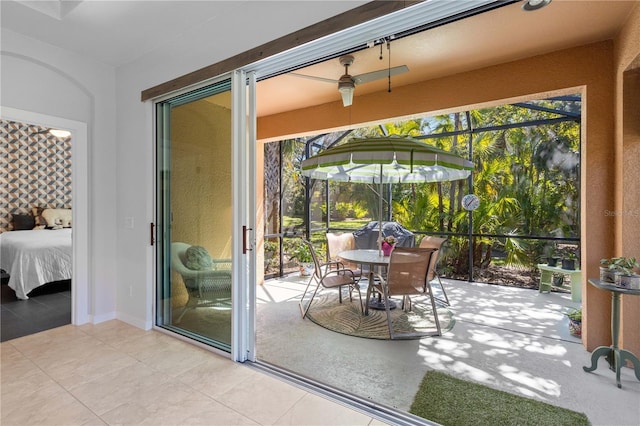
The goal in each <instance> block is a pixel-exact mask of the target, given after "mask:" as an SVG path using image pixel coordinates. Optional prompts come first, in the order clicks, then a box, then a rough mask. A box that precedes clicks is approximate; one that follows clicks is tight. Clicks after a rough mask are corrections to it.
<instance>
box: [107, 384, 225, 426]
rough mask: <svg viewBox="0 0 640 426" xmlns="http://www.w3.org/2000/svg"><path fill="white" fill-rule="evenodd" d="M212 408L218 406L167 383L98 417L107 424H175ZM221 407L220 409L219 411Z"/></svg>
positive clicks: (187, 389) (196, 394)
mask: <svg viewBox="0 0 640 426" xmlns="http://www.w3.org/2000/svg"><path fill="white" fill-rule="evenodd" d="M213 406H220V404H219V403H218V402H216V401H214V400H213V399H212V398H210V397H208V396H206V395H204V394H202V393H200V392H198V391H196V390H194V389H193V388H191V387H189V386H187V385H185V384H183V383H181V382H179V381H169V382H165V383H162V384H159V385H157V386H155V387H154V388H153V389H147V390H145V392H144V394H142V393H140V394H138V395H135V396H132V397H131V398H130V399H129V401H128V402H126V403H124V404H122V405H120V406H118V407H116V408H114V409H112V410H110V411H108V412H106V413H104V414H102V416H101V417H102V418H103V419H104V420H105V421H106V422H108V423H109V424H132V425H134V424H135V425H145V424H148V425H163V426H164V425H179V424H182V422H183V420H184V419H185V418H187V417H189V416H191V415H192V414H193V413H199V412H201V411H203V410H205V409H207V408H209V407H213ZM223 408H226V407H222V406H220V409H221V411H224V410H223ZM227 410H230V409H227Z"/></svg>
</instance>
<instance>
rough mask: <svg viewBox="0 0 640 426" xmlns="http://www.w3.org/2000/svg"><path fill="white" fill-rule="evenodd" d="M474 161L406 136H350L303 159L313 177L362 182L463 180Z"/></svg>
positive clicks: (308, 174)
mask: <svg viewBox="0 0 640 426" xmlns="http://www.w3.org/2000/svg"><path fill="white" fill-rule="evenodd" d="M471 170H473V163H471V161H469V160H465V159H464V158H462V157H459V156H457V155H454V154H451V153H449V152H447V151H444V150H442V149H438V148H436V147H434V146H431V145H427V144H425V143H424V142H421V141H418V140H416V139H411V138H406V137H396V136H388V137H373V138H362V139H353V140H351V141H349V142H347V143H344V144H342V145H337V146H334V147H331V148H328V149H326V150H324V151H322V152H320V153H318V154H317V155H314V156H312V157H309V158H307V159H306V160H304V161H303V162H302V174H303V175H305V176H308V177H310V178H312V179H321V180H333V181H336V182H361V183H378V184H383V183H418V182H447V181H453V180H459V179H466V178H467V177H469V175H470V174H471Z"/></svg>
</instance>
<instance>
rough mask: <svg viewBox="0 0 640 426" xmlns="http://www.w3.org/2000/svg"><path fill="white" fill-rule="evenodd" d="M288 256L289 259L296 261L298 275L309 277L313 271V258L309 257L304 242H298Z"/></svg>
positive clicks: (309, 253) (309, 252)
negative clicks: (298, 266) (298, 269)
mask: <svg viewBox="0 0 640 426" xmlns="http://www.w3.org/2000/svg"><path fill="white" fill-rule="evenodd" d="M289 255H290V256H291V259H295V260H297V261H298V263H299V265H300V275H302V276H309V275H311V270H312V269H313V264H312V262H313V258H312V257H311V251H310V250H309V247H307V244H306V243H305V242H304V241H299V242H298V243H297V244H296V245H295V246H294V247H293V248H292V249H291V250H290V251H289Z"/></svg>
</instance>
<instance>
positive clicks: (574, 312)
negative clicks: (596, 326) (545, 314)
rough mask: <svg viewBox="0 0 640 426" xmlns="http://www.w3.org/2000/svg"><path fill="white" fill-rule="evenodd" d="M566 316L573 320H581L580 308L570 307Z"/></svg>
mask: <svg viewBox="0 0 640 426" xmlns="http://www.w3.org/2000/svg"><path fill="white" fill-rule="evenodd" d="M567 317H569V319H572V320H574V321H582V309H575V308H572V309H571V310H570V311H569V313H567Z"/></svg>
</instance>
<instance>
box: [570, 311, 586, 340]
mask: <svg viewBox="0 0 640 426" xmlns="http://www.w3.org/2000/svg"><path fill="white" fill-rule="evenodd" d="M567 318H569V334H571V335H572V336H574V337H581V336H582V309H573V310H572V311H570V312H569V313H568V314H567Z"/></svg>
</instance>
